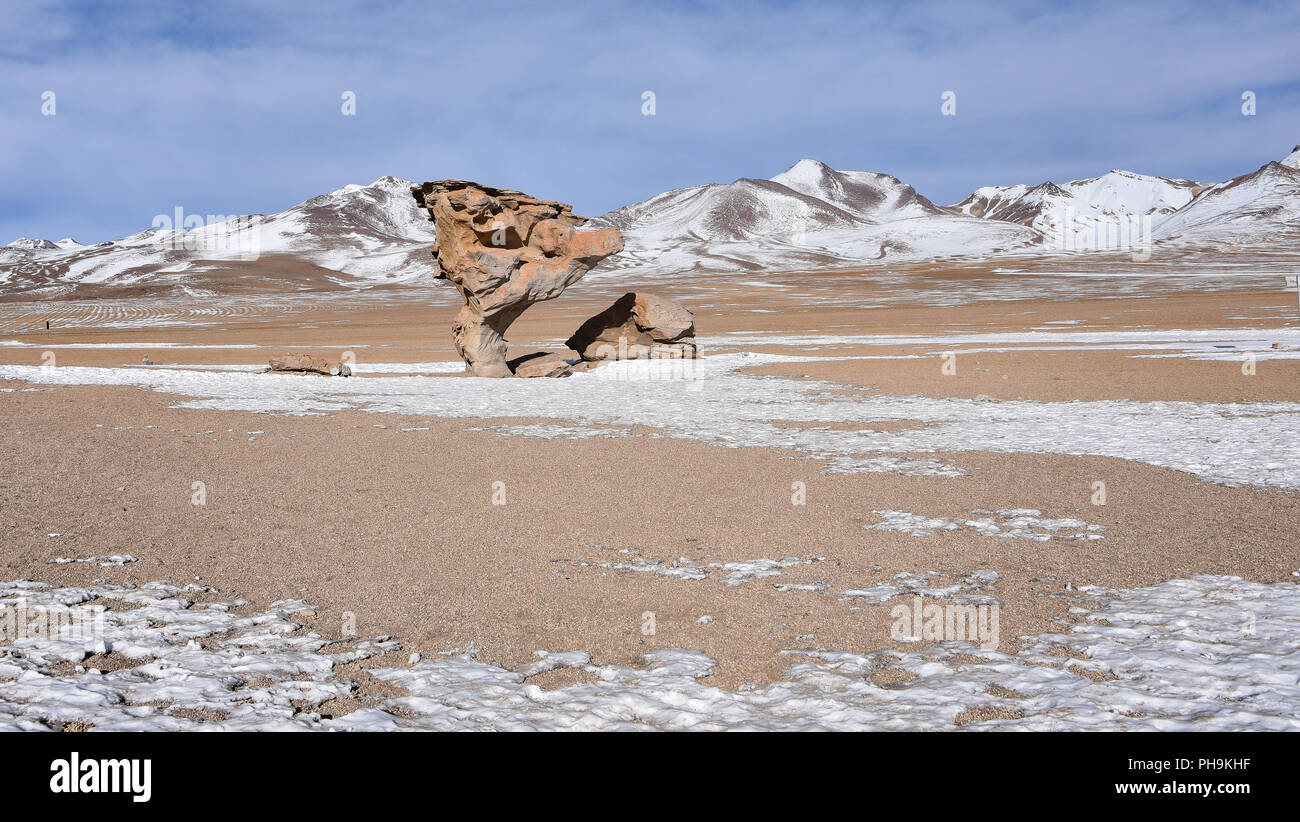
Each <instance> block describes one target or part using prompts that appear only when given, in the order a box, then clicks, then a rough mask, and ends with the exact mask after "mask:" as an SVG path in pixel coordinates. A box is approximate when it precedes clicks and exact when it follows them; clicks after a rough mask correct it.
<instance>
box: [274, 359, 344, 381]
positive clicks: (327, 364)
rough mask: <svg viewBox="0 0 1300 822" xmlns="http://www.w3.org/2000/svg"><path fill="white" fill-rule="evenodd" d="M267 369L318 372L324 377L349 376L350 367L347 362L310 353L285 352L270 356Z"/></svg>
mask: <svg viewBox="0 0 1300 822" xmlns="http://www.w3.org/2000/svg"><path fill="white" fill-rule="evenodd" d="M266 370H267V371H287V372H290V373H295V374H320V375H321V376H324V377H334V376H338V377H350V376H352V369H351V368H349V367H348V365H347V363H343V362H339V361H338V360H327V359H325V358H323V357H313V356H312V355H310V354H285V355H283V356H279V357H272V358H271V364H270V367H269V368H267V369H266Z"/></svg>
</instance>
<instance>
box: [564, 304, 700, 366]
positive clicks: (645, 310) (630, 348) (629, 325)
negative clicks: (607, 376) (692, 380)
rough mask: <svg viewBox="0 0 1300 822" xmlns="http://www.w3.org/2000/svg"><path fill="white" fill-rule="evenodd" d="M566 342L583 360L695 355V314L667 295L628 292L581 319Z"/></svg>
mask: <svg viewBox="0 0 1300 822" xmlns="http://www.w3.org/2000/svg"><path fill="white" fill-rule="evenodd" d="M565 345H567V346H569V347H570V348H572V349H573V350H574V351H577V352H578V353H579V354H581V355H582V358H583V359H584V360H635V359H640V358H643V357H688V358H689V357H694V356H695V353H696V350H695V315H694V314H693V313H691V311H690V309H688V308H686V307H685V306H683V305H681V304H680V303H677V302H674V301H672V300H669V299H667V298H664V297H659V296H656V295H654V294H645V293H641V294H638V293H635V292H628V293H627V294H624V295H623V296H622V297H619V298H618V299H617V300H615V301H614V304H613V305H611V306H610V307H609V308H606V309H605V310H604V311H602V312H600V313H599V314H597V315H596V316H594V317H592V318H591V319H589V320H587V321H586V322H585V323H583V324H582V325H581V326H580V327H579V328H578V330H577V331H575V332H573V336H572V337H569V339H568V340H567V341H566V342H565Z"/></svg>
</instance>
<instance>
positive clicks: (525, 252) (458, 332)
mask: <svg viewBox="0 0 1300 822" xmlns="http://www.w3.org/2000/svg"><path fill="white" fill-rule="evenodd" d="M411 193H412V194H413V195H414V197H415V201H416V202H417V203H419V204H420V205H421V206H422V207H424V208H426V209H428V211H429V218H430V219H431V220H433V222H434V226H435V229H436V231H437V235H438V239H437V245H436V246H435V248H434V254H435V255H436V257H437V261H438V272H437V276H438V277H440V278H445V279H447V280H450V281H451V283H452V284H453V285H455V286H456V288H457V290H459V291H460V294H461V296H462V297H463V298H464V299H465V306H464V308H462V309H461V310H460V313H459V314H457V315H456V321H455V325H454V326H453V334H454V337H455V341H456V351H457V353H459V354H460V356H461V358H463V359H464V360H465V363H466V369H465V370H466V371H467V372H468V373H469V374H470V375H471V376H476V377H508V376H510V373H511V371H510V368H509V366H508V365H507V364H506V340H505V331H506V329H507V328H509V327H510V324H511V323H513V322H514V321H515V320H516V319H518V317H519V315H520V314H522V313H524V310H525V309H527V308H528V307H529V306H530V305H532V304H533V303H537V302H541V301H543V300H551V299H554V298H556V297H558V296H560V294H562V293H563V292H564V289H566V288H568V287H569V286H571V285H573V284H574V283H575V282H577V281H578V280H580V279H582V276H583V275H584V274H586V273H587V272H588V271H589V270H590V269H591V268H592V266H594V265H596V263H598V262H600V261H601V260H603V259H604V258H605V257H608V256H609V255H611V254H615V253H617V252H619V251H622V250H623V238H622V236H621V235H620V234H619V232H618V230H617V229H613V228H606V229H601V230H599V231H579V230H578V227H579V226H581V225H582V224H583V223H585V222H586V221H587V218H586V217H579V216H576V215H575V214H573V212H572V206H569V205H567V204H565V203H557V202H554V201H552V200H539V199H537V198H536V197H531V196H529V195H527V194H524V193H522V192H519V191H511V190H510V189H505V188H494V187H492V186H486V185H480V184H478V183H472V182H468V181H465V180H439V181H437V182H432V183H423V184H420V185H417V186H412V187H411Z"/></svg>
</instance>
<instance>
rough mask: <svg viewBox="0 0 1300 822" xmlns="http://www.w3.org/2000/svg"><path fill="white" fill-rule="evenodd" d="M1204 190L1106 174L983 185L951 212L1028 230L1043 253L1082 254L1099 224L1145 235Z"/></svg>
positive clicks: (1125, 174)
mask: <svg viewBox="0 0 1300 822" xmlns="http://www.w3.org/2000/svg"><path fill="white" fill-rule="evenodd" d="M1207 185H1208V184H1206V183H1199V182H1196V181H1194V180H1175V179H1170V178H1168V177H1155V176H1152V175H1149V174H1135V173H1134V172H1131V171H1120V170H1112V171H1109V172H1107V173H1106V174H1103V175H1101V176H1100V177H1092V178H1090V179H1087V180H1071V181H1070V182H1068V183H1061V184H1059V185H1058V184H1056V183H1052V182H1045V183H1040V184H1038V185H1036V186H1027V185H1014V186H984V187H983V188H978V189H976V190H975V191H974V192H973V193H972V194H971V195H970V196H969V197H967V198H966V199H964V200H962V201H961V202H960V203H957V204H955V205H953V206H951V208H953V209H955V210H957V211H959V212H961V213H962V214H969V215H971V216H972V217H981V218H984V219H986V220H1003V221H1007V222H1013V223H1019V224H1021V225H1026V226H1029V227H1031V228H1034V229H1036V230H1038V231H1040V232H1042V234H1043V236H1044V238H1045V243H1046V245H1047V246H1048V247H1049V248H1057V249H1062V250H1086V249H1088V248H1091V247H1095V246H1096V243H1097V230H1096V226H1097V225H1098V224H1099V223H1109V224H1115V223H1121V222H1132V223H1133V225H1134V227H1135V228H1137V229H1138V230H1141V231H1142V232H1143V234H1144V236H1148V235H1150V234H1151V231H1152V228H1153V226H1154V225H1155V224H1156V223H1159V222H1160V221H1161V220H1163V219H1164V218H1165V217H1167V216H1168V215H1170V214H1173V213H1174V212H1175V211H1177V210H1178V209H1180V208H1182V207H1183V206H1186V205H1187V204H1188V203H1190V202H1191V201H1192V199H1193V198H1194V197H1195V196H1196V195H1197V194H1198V193H1199V192H1201V191H1202V190H1204V189H1205V188H1206V187H1207Z"/></svg>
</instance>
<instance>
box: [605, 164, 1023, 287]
mask: <svg viewBox="0 0 1300 822" xmlns="http://www.w3.org/2000/svg"><path fill="white" fill-rule="evenodd" d="M596 222H597V223H598V224H603V225H611V226H614V227H615V228H618V229H619V230H620V231H622V232H623V236H624V241H625V243H626V248H625V250H624V251H623V252H622V253H621V254H617V255H615V256H613V257H610V258H608V259H607V260H605V261H604V262H603V263H601V265H600V266H599V267H598V268H597V269H595V271H593V272H592V274H590V275H588V276H595V277H602V276H610V275H617V274H622V273H627V272H629V271H632V270H636V271H639V272H642V273H646V274H672V273H681V272H685V271H734V270H749V269H753V270H757V269H762V268H772V267H774V266H781V267H787V268H788V267H813V266H816V267H825V266H840V267H843V266H846V265H858V264H864V263H867V262H870V261H872V260H880V259H884V258H891V259H893V258H909V257H910V258H919V257H942V256H953V255H965V254H986V253H992V252H995V251H1002V250H1006V249H1010V248H1022V247H1026V246H1029V245H1031V244H1033V243H1035V242H1037V241H1038V239H1039V235H1038V233H1037V232H1035V231H1033V230H1032V229H1028V228H1025V227H1022V226H1017V225H1011V224H1007V223H995V222H991V221H985V220H978V219H975V218H972V217H966V216H960V215H955V214H952V213H950V212H948V211H946V210H944V209H941V208H939V207H938V206H935V205H934V204H933V203H932V202H930V201H929V200H927V199H926V198H925V197H922V196H921V195H920V194H918V193H917V192H916V190H915V189H913V188H912V187H911V186H909V185H907V184H906V183H903V182H902V181H900V180H899V179H898V178H896V177H891V176H890V175H888V174H877V173H873V172H867V171H837V170H835V169H833V168H831V167H830V166H827V165H825V164H824V163H820V162H817V161H816V160H808V159H804V160H800V161H799V162H797V163H795V164H794V165H793V166H791V167H790V168H788V169H786V170H785V171H783V172H782V173H780V174H778V175H776V176H775V177H773V178H771V179H770V180H756V179H749V178H743V179H740V180H736V181H735V182H733V183H728V184H725V185H724V184H718V183H708V184H705V185H701V186H693V187H691V188H682V189H676V190H673V191H667V192H665V193H663V194H659V195H656V196H654V197H651V198H649V199H648V200H643V201H642V202H639V203H634V204H633V205H630V206H624V207H623V208H618V209H615V210H614V211H611V212H608V213H607V214H604V215H602V216H600V217H599V218H597V219H596Z"/></svg>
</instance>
